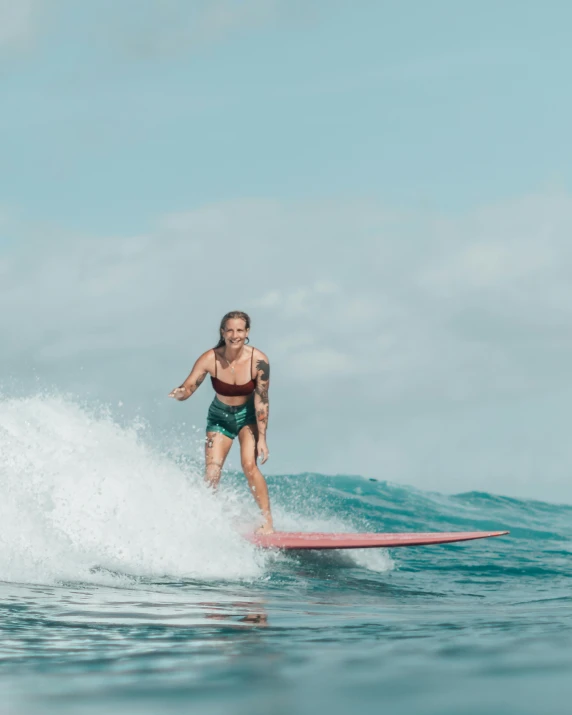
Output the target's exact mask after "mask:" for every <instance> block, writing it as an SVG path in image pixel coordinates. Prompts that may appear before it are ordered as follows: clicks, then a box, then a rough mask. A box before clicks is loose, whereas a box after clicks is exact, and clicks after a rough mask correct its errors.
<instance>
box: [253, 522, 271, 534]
mask: <svg viewBox="0 0 572 715" xmlns="http://www.w3.org/2000/svg"><path fill="white" fill-rule="evenodd" d="M254 533H255V534H273V533H274V527H273V526H272V524H268V523H266V524H262V526H259V527H258V529H256V531H255V532H254Z"/></svg>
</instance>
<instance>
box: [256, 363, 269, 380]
mask: <svg viewBox="0 0 572 715" xmlns="http://www.w3.org/2000/svg"><path fill="white" fill-rule="evenodd" d="M256 369H257V370H258V372H261V373H262V375H260V379H261V380H264V382H267V381H268V380H269V379H270V365H269V364H268V363H267V362H266V360H257V361H256Z"/></svg>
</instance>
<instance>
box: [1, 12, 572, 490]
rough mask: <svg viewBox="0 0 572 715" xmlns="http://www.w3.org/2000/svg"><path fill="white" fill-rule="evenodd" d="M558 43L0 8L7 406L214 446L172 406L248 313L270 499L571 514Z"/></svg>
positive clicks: (489, 20) (313, 21) (409, 25)
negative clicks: (305, 491)
mask: <svg viewBox="0 0 572 715" xmlns="http://www.w3.org/2000/svg"><path fill="white" fill-rule="evenodd" d="M571 24H572V6H571V5H570V4H569V3H567V2H564V1H562V2H556V1H555V0H552V1H551V0H548V1H546V2H544V3H539V2H528V1H526V0H519V1H518V2H517V1H516V0H505V1H504V2H502V3H498V2H490V1H488V0H483V1H482V2H479V3H474V2H468V0H467V1H463V2H459V0H456V1H454V2H453V1H450V2H449V1H446V0H433V2H431V3H426V2H421V0H415V1H413V0H400V1H399V2H397V1H395V2H389V1H386V2H373V0H372V1H368V0H353V1H352V2H351V3H350V2H348V1H342V0H330V1H328V2H326V0H323V1H321V2H318V1H316V0H306V1H305V2H301V1H298V0H290V1H289V2H287V1H286V0H264V1H263V0H242V1H241V0H234V1H231V0H210V1H209V2H203V1H195V2H189V0H187V1H186V2H182V1H180V0H162V1H161V2H159V0H156V1H154V0H138V1H137V2H135V1H131V0H114V2H111V0H109V1H108V0H98V1H97V2H93V1H89V0H86V2H83V3H81V4H80V3H72V2H71V0H43V1H42V0H20V2H19V3H13V2H10V1H9V0H0V102H1V111H0V131H1V132H2V139H3V141H2V142H1V143H0V306H1V310H0V334H1V335H2V338H3V339H2V350H1V351H0V386H1V389H2V390H3V393H4V395H5V396H8V395H10V394H13V393H18V394H22V393H25V394H34V393H36V392H40V391H41V390H44V389H53V390H55V391H58V392H61V393H62V394H66V395H70V396H71V398H72V399H80V400H85V401H87V402H93V403H98V404H99V403H105V404H109V405H110V406H111V407H112V409H114V410H118V411H121V413H122V414H125V415H128V416H133V415H139V416H141V417H143V418H144V419H145V420H147V421H148V422H149V425H150V431H151V432H152V431H153V430H155V431H156V432H157V433H159V432H160V433H161V434H162V435H165V434H168V433H169V431H170V430H171V431H172V432H173V433H175V432H177V431H178V430H179V431H180V429H181V427H182V425H183V423H184V424H185V425H189V426H191V425H195V426H196V428H197V429H199V428H200V429H202V425H203V423H204V421H205V415H206V410H207V407H208V403H209V401H210V399H212V393H211V391H210V386H209V385H208V383H205V385H204V386H203V387H202V388H201V390H200V391H199V392H198V393H197V394H196V395H194V396H193V398H192V400H190V401H188V402H186V403H182V404H174V403H173V402H172V401H170V400H167V399H166V395H167V393H168V392H169V391H170V390H171V389H172V387H174V386H175V385H177V384H180V382H181V381H182V380H183V379H184V378H185V377H186V375H187V374H188V372H189V370H190V368H191V367H192V364H193V362H194V360H195V359H196V357H198V355H199V354H200V353H202V352H203V351H204V350H206V349H207V348H208V347H210V346H211V345H212V344H214V342H215V341H216V339H217V328H218V322H219V321H220V318H221V316H222V315H223V314H224V313H225V312H227V311H228V310H246V311H248V312H249V313H250V314H251V317H252V321H253V329H252V334H251V337H252V342H253V344H255V345H256V346H257V347H259V348H260V349H262V350H263V351H264V352H265V353H266V354H267V355H268V356H269V358H270V362H271V365H272V386H271V393H270V399H271V424H270V429H269V446H270V451H271V460H270V461H269V462H268V464H267V466H268V472H270V473H299V472H312V471H315V472H322V473H328V474H361V475H363V476H366V477H375V478H378V479H387V480H389V481H393V482H398V483H405V484H411V485H414V486H416V487H420V488H423V489H429V490H440V491H448V492H465V491H470V490H483V491H492V492H496V493H501V494H507V495H513V496H522V497H530V498H537V499H546V500H549V501H566V502H568V503H571V502H572V482H571V480H570V478H569V474H570V468H571V465H572V447H571V446H570V444H572V441H570V440H569V439H568V434H567V432H568V421H569V420H568V416H569V404H570V397H571V396H572V373H571V370H570V367H569V366H570V361H571V358H572V331H571V328H570V325H571V317H572V282H571V280H570V278H571V273H572V241H571V236H572V141H571V138H570V136H571V135H570V126H572V93H571V92H570V91H569V89H568V85H569V74H570V67H571V66H572V47H571V45H570V42H569V36H568V35H569V27H570V26H571ZM193 434H194V432H193ZM234 459H235V462H236V463H237V462H238V457H237V455H235V458H234Z"/></svg>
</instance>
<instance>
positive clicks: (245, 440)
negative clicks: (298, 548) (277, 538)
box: [238, 425, 274, 534]
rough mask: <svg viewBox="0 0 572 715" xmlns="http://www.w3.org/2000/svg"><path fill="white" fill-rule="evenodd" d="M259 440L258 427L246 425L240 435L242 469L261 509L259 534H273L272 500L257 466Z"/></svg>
mask: <svg viewBox="0 0 572 715" xmlns="http://www.w3.org/2000/svg"><path fill="white" fill-rule="evenodd" d="M257 439H258V427H257V426H256V425H245V426H244V427H243V428H242V429H241V430H240V432H239V433H238V441H239V442H240V461H241V463H242V469H243V471H244V474H245V476H246V478H247V480H248V486H249V487H250V491H251V492H252V494H253V496H254V498H255V499H256V503H257V504H258V506H259V507H260V511H261V512H262V516H263V517H264V522H263V523H262V526H261V527H260V529H258V533H262V534H271V533H272V532H273V531H274V527H273V525H272V514H271V513H270V499H269V498H268V487H267V486H266V480H265V479H264V477H263V476H262V472H261V471H260V469H258V465H257V464H256V441H257Z"/></svg>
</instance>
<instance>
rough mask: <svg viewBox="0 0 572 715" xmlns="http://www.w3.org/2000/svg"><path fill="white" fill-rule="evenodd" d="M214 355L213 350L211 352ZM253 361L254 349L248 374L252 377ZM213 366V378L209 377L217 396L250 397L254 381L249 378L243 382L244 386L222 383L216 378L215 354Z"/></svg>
mask: <svg viewBox="0 0 572 715" xmlns="http://www.w3.org/2000/svg"><path fill="white" fill-rule="evenodd" d="M213 353H214V350H213ZM253 359H254V348H252V355H251V357H250V374H251V375H252V361H253ZM214 364H215V376H214V377H212V375H211V382H212V384H213V388H214V391H215V392H216V393H217V394H218V395H222V396H223V397H248V395H252V393H253V392H254V388H255V387H256V383H255V382H254V380H253V379H252V378H251V379H250V380H249V382H245V383H244V385H233V384H232V383H230V382H223V381H222V380H219V379H218V377H217V376H216V364H217V360H216V353H215V358H214Z"/></svg>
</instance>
